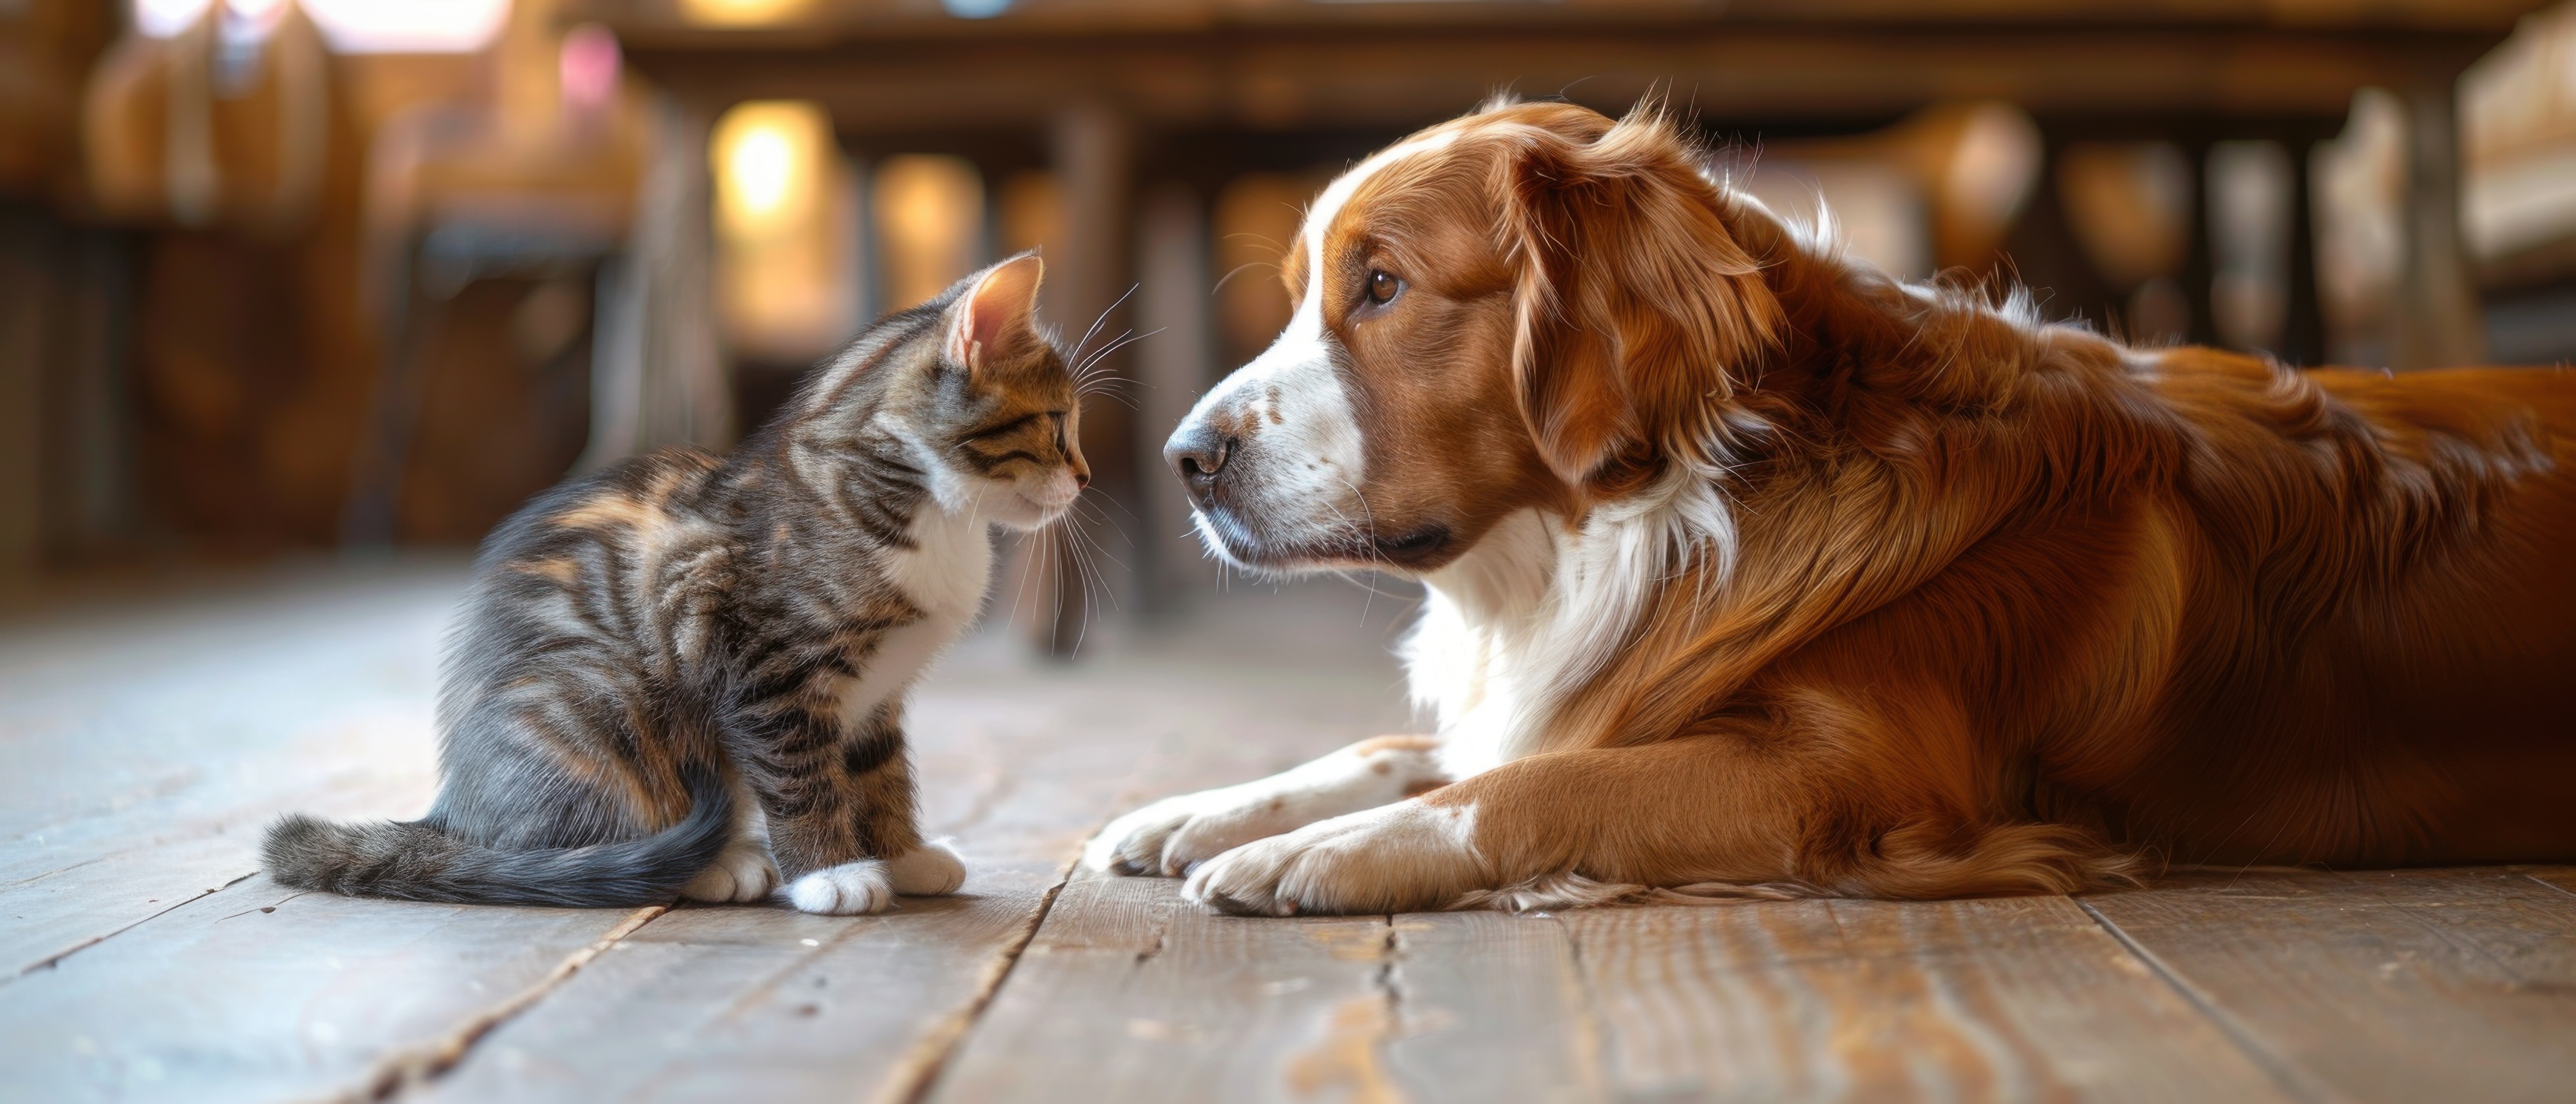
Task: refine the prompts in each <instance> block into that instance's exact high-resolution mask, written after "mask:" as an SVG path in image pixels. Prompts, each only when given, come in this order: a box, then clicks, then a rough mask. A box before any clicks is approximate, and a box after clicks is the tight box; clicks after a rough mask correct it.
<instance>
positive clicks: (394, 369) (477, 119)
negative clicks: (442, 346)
mask: <svg viewBox="0 0 2576 1104" xmlns="http://www.w3.org/2000/svg"><path fill="white" fill-rule="evenodd" d="M556 13H557V5H556V4H555V3H553V2H552V0H518V2H517V3H516V4H515V5H514V6H513V8H512V11H511V15H510V19H509V23H508V25H507V26H506V28H505V29H504V30H503V32H502V34H501V35H500V36H499V37H498V38H497V39H496V40H495V41H494V42H493V43H492V45H491V46H490V47H488V48H487V50H486V51H485V54H484V56H483V58H482V59H481V61H482V63H483V64H484V65H485V66H487V67H488V68H487V69H486V77H487V80H488V84H487V86H486V88H485V89H484V92H483V94H482V95H480V96H477V97H475V98H472V99H468V100H464V101H453V102H443V103H432V104H425V105H422V106H419V107H415V108H412V109H410V110H408V111H405V112H402V113H400V114H397V115H395V116H393V117H391V118H389V119H387V120H386V121H385V122H384V124H383V125H382V126H381V127H379V128H378V130H377V132H376V134H375V137H374V140H373V143H372V146H371V148H370V150H369V153H368V159H367V170H366V186H365V201H364V203H365V214H364V218H363V226H364V230H363V233H364V237H365V246H364V267H363V270H362V281H363V287H362V288H361V294H362V298H363V301H364V303H365V305H366V308H367V310H368V311H369V313H370V314H371V315H372V316H373V318H374V320H375V330H376V332H377V334H378V341H379V347H380V349H381V354H382V366H381V368H380V370H379V374H378V379H377V381H376V386H375V395H374V398H373V400H372V403H371V411H370V413H369V416H368V421H367V425H366V427H365V429H364V432H363V433H362V435H361V437H360V441H359V445H358V450H357V453H356V455H355V457H354V458H353V460H352V465H351V485H350V492H349V499H348V505H347V508H346V512H345V514H344V515H343V519H342V527H341V537H342V540H343V542H344V543H345V544H347V545H350V546H353V547H370V546H382V545H385V544H389V543H391V541H392V540H393V537H394V532H395V523H396V516H397V512H398V507H399V503H400V499H401V494H402V484H403V473H404V469H405V466H406V461H407V455H408V452H409V450H410V445H411V436H412V433H413V431H414V429H415V426H416V422H417V420H418V418H419V416H420V407H421V402H422V395H423V393H424V391H425V389H426V387H427V386H428V383H429V381H428V380H427V379H426V378H425V377H426V371H425V369H424V367H423V365H424V364H425V361H424V359H423V356H424V353H423V349H424V345H425V339H426V338H427V337H428V336H429V335H430V334H432V333H434V332H435V331H436V329H437V327H438V325H439V323H440V317H441V311H442V309H443V307H444V305H445V304H447V303H448V302H450V301H452V300H453V299H454V297H455V296H456V295H457V293H458V292H460V291H462V290H463V289H464V288H465V287H466V285H468V284H470V283H472V282H474V281H476V280H478V279H484V278H488V277H494V276H505V275H507V276H532V277H554V278H558V279H559V278H562V277H565V276H568V275H576V274H581V273H592V274H596V278H597V279H598V280H599V282H600V288H601V292H602V294H600V295H599V296H597V300H598V301H599V302H600V303H601V304H602V309H603V310H606V311H611V312H613V311H617V310H619V309H620V305H621V304H622V302H623V300H624V299H625V298H630V297H631V294H630V293H629V292H628V290H627V289H626V288H625V283H626V281H627V276H626V273H625V272H624V271H623V267H624V258H625V257H626V255H627V254H628V253H629V252H630V250H629V238H630V234H631V231H632V228H633V227H634V225H635V222H636V195H637V185H638V180H639V177H640V176H641V174H642V170H643V166H644V162H645V159H646V157H647V146H648V145H649V141H650V139H649V137H648V133H647V131H648V124H647V122H646V119H645V116H646V111H645V106H644V104H643V101H642V97H641V96H640V95H639V94H638V93H636V92H635V91H633V90H631V89H629V88H627V87H626V86H625V82H624V81H623V79H622V74H621V72H620V69H621V66H620V61H619V55H618V48H617V43H616V40H615V39H614V38H613V37H612V36H610V35H609V34H608V32H607V31H605V30H602V29H600V28H598V27H596V26H589V25H585V26H581V27H575V28H572V29H571V30H570V31H568V32H567V31H563V30H560V29H559V28H558V27H557V26H556ZM613 300H614V301H616V302H612V301H613ZM601 336H602V338H603V340H602V341H601V342H600V344H599V346H596V347H595V348H600V349H604V348H605V347H607V346H610V345H613V344H614V335H606V334H603V335H601ZM600 359H602V358H601V357H600V356H599V355H598V353H597V352H595V353H594V374H595V375H596V373H597V371H598V367H599V365H598V361H599V360H600ZM594 385H595V387H596V380H595V383H594ZM607 405H610V406H614V405H615V404H614V403H613V402H612V403H610V404H607Z"/></svg>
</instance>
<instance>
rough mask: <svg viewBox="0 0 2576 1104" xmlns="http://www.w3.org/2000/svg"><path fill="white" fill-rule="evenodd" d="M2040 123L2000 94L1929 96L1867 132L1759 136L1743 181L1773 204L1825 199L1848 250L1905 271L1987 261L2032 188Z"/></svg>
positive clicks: (1796, 206) (1981, 267)
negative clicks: (1928, 101) (1767, 139)
mask: <svg viewBox="0 0 2576 1104" xmlns="http://www.w3.org/2000/svg"><path fill="white" fill-rule="evenodd" d="M2041 153H2042V150H2041V145H2040V137H2039V127H2038V126H2037V125H2036V124H2034V123H2033V122H2031V119H2030V116H2029V115H2027V114H2025V113H2024V112H2023V111H2022V110H2021V109H2020V108H2018V107H2015V106H2013V105H2012V104H2009V103H2004V102H2002V101H2000V100H1972V101H1963V102H1954V103H1941V104H1934V105H1932V106H1931V107H1927V108H1925V109H1923V110H1922V111H1919V112H1916V113H1915V114H1914V115H1913V116H1912V117H1910V118H1907V119H1906V120H1905V121H1903V122H1900V123H1897V124H1896V125H1894V126H1891V127H1888V128H1887V129H1885V130H1881V131H1878V132H1876V133H1873V134H1864V135H1859V136H1855V137H1850V138H1829V139H1810V140H1800V141H1787V142H1774V143H1765V144H1764V145H1763V146H1762V147H1761V149H1760V150H1759V151H1758V156H1757V158H1756V160H1755V162H1754V164H1753V166H1752V168H1751V173H1750V176H1749V178H1746V179H1744V180H1743V181H1742V183H1743V185H1744V186H1745V187H1746V188H1747V189H1748V190H1750V191H1751V192H1752V193H1753V194H1754V195H1755V196H1757V197H1759V198H1760V199H1761V200H1762V201H1763V202H1764V203H1765V204H1766V205H1768V206H1770V207H1771V208H1772V209H1773V210H1775V211H1778V212H1780V213H1781V214H1783V215H1787V216H1790V217H1793V218H1796V219H1799V220H1801V221H1810V220H1813V219H1814V218H1815V217H1816V216H1817V213H1818V209H1819V206H1820V205H1821V207H1822V208H1823V209H1826V210H1830V211H1831V212H1832V213H1833V216H1834V220H1835V222H1836V224H1837V226H1838V228H1839V229H1840V230H1841V232H1842V233H1843V235H1844V239H1845V241H1846V243H1847V244H1848V246H1849V248H1850V249H1851V251H1852V252H1853V253H1855V254H1857V255H1858V256H1860V257H1862V258H1863V259H1866V260H1868V261H1870V262H1871V263H1873V264H1876V265H1878V266H1879V267H1880V268H1883V269H1886V270H1887V271H1888V272H1890V273H1891V274H1894V275H1897V276H1901V277H1905V278H1908V279H1920V278H1922V277H1926V276H1930V275H1931V274H1932V273H1933V272H1934V271H1936V270H1938V269H1949V268H1964V269H1968V270H1970V271H1974V272H1984V271H1987V270H1989V269H1991V268H1992V267H1993V266H1994V265H1995V263H1996V262H1997V261H1998V260H1999V259H2000V254H1999V253H1998V248H1999V247H2000V246H2001V245H2002V244H2003V238H2004V233H2005V231H2007V230H2009V229H2011V227H2012V224H2013V219H2014V218H2015V217H2016V216H2017V215H2019V214H2020V212H2021V209H2022V206H2023V205H2024V204H2025V203H2027V202H2028V201H2029V199H2030V195H2031V189H2032V187H2033V186H2034V184H2036V182H2037V181H2038V177H2039V166H2040V160H2041Z"/></svg>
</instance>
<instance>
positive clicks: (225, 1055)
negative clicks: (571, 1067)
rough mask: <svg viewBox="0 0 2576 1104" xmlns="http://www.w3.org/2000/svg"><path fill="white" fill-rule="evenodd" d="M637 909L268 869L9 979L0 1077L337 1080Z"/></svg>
mask: <svg viewBox="0 0 2576 1104" xmlns="http://www.w3.org/2000/svg"><path fill="white" fill-rule="evenodd" d="M627 917H628V913H626V912H623V911H619V910H613V909H607V910H601V909H593V910H574V909H516V908H514V909H492V908H476V907H472V906H463V905H424V904H410V903H404V902H393V901H359V900H353V899H350V898H345V897H334V896H330V895H327V894H311V893H298V892H296V891H294V890H290V889H286V888H284V887H281V886H278V885H276V884H275V883H273V882H270V881H269V880H268V879H267V878H266V877H265V876H262V877H256V878H252V879H250V880H249V881H246V882H243V883H241V884H240V885H238V886H235V887H233V888H231V889H228V890H226V891H224V892H222V893H217V894H213V895H211V896H207V897H203V898H200V899H198V900H196V901H193V902H190V903H189V904H187V905H185V906H182V907H180V908H179V909H177V910H174V911H172V912H170V913H167V914H164V915H162V916H160V917H157V918H155V919H154V920H153V921H152V922H150V923H148V924H144V925H141V926H139V927H137V928H135V929H134V930H132V931H129V932H126V933H124V934H122V935H120V936H118V937H117V938H114V939H110V940H107V941H105V942H103V943H100V944H99V945H97V946H95V947H91V948H89V949H87V950H84V951H82V952H81V953H79V954H75V955H72V956H70V957H68V958H65V959H63V960H62V961H60V962H58V963H56V964H54V965H53V966H50V967H47V968H45V969H41V970H37V971H35V972H33V973H30V974H27V975H25V976H23V977H20V978H19V979H17V980H16V981H15V982H13V983H11V984H9V985H7V986H0V1038H6V1039H8V1040H9V1045H8V1046H6V1047H0V1084H5V1085H8V1086H10V1087H11V1091H12V1092H13V1093H19V1094H24V1095H23V1096H21V1097H20V1098H21V1099H27V1100H45V1101H83V1100H189V1101H227V1100H262V1101H268V1100H286V1099H309V1098H317V1097H327V1096H333V1095H337V1094H340V1093H342V1092H344V1091H348V1090H350V1089H352V1088H354V1087H357V1086H359V1085H361V1084H363V1083H365V1082H366V1081H368V1080H369V1079H370V1077H371V1075H372V1073H373V1072H374V1070H375V1069H376V1067H377V1066H378V1064H379V1063H380V1062H381V1061H383V1060H384V1059H385V1058H386V1057H387V1056H388V1055H391V1054H393V1053H395V1052H397V1051H401V1050H404V1049H406V1048H415V1047H421V1046H425V1045H428V1044H431V1043H434V1042H436V1041H437V1040H439V1039H441V1038H443V1037H445V1036H446V1035H448V1034H449V1033H450V1032H451V1031H453V1030H454V1029H455V1028H456V1027H457V1026H459V1025H461V1024H464V1023H467V1022H468V1021H470V1020H473V1019H474V1018H475V1017H476V1016H477V1014H478V1013H480V1012H482V1011H483V1010H485V1009H488V1008H490V1007H492V1006H494V1005H498V1004H501V1003H503V1002H506V1001H509V1000H510V999H511V998H513V997H515V996H517V995H519V994H521V993H523V992H525V991H526V990H527V989H529V988H530V987H531V986H533V985H535V984H537V983H538V982H540V981H542V980H544V979H546V978H547V977H548V976H549V975H550V974H551V973H552V972H553V971H554V970H555V969H556V967H557V966H558V965H560V964H561V963H562V962H563V961H564V960H565V959H566V958H568V957H570V956H572V955H574V954H576V953H578V952H580V951H582V950H583V949H584V948H587V947H589V946H590V945H591V944H592V943H594V942H596V941H598V940H599V939H600V938H601V937H602V936H603V935H605V934H607V933H608V932H610V931H611V930H613V929H615V928H616V927H617V926H618V925H619V924H620V923H621V922H623V921H625V920H626V919H627Z"/></svg>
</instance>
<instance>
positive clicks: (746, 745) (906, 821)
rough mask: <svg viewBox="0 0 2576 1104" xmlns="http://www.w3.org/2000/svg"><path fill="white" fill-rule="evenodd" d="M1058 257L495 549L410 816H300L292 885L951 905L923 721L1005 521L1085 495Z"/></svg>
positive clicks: (290, 820) (950, 865) (987, 281)
mask: <svg viewBox="0 0 2576 1104" xmlns="http://www.w3.org/2000/svg"><path fill="white" fill-rule="evenodd" d="M1040 276H1041V267H1040V264H1039V261H1038V259H1037V258H1036V257H1034V256H1030V255H1022V256H1019V257H1015V258H1012V259H1010V260H1008V261H1004V262H1002V263H1001V264H998V265H995V266H993V267H992V268H989V269H986V270H984V271H982V272H979V273H976V274H975V275H972V276H969V277H967V278H966V279H964V280H962V281H959V282H958V284H957V285H956V286H955V287H952V288H950V289H948V291H947V292H945V293H943V294H942V295H940V297H938V298H937V299H933V300H931V301H930V302H928V303H925V304H923V305H921V306H918V307H915V308H913V309H911V310H907V311H903V312H900V313H897V314H893V315H889V316H887V317H886V318H885V319H883V320H881V321H879V322H878V323H877V324H876V325H875V326H873V327H871V328H869V330H868V331H867V332H866V333H864V334H862V335H860V336H859V338H858V339H857V340H855V341H853V342H851V343H850V345H849V347H848V348H846V349H843V350H842V351H841V352H840V353H838V354H836V355H835V356H834V357H833V358H832V359H831V360H830V361H828V362H827V363H826V364H825V365H824V366H823V367H822V368H820V369H819V370H817V371H816V372H814V373H812V374H811V377H810V378H809V379H808V380H807V382H806V383H805V384H804V385H803V386H802V388H801V389H800V390H799V392H798V393H797V396H796V397H795V399H794V400H792V401H791V402H790V403H789V404H788V406H787V408H786V409H784V410H782V411H781V412H780V413H779V415H778V416H777V417H776V418H774V419H772V420H771V422H770V423H769V425H767V426H766V427H764V428H763V429H762V430H761V431H760V432H758V433H756V434H754V435H753V436H752V437H751V438H750V439H749V440H747V441H745V442H744V443H743V444H742V446H741V447H740V448H738V449H736V450H735V451H734V453H733V454H732V455H730V456H727V457H721V458H719V457H716V456H712V455H709V454H707V453H704V452H700V451H697V450H693V449H675V450H670V451H666V452H662V453H658V454H655V455H652V456H646V457H641V458H637V459H634V460H629V461H626V462H624V463H622V464H619V465H618V466H616V467H614V468H611V469H609V470H607V471H603V472H600V473H599V474H597V475H593V476H590V477H587V478H583V479H578V480H574V481H572V482H569V483H566V484H564V485H562V486H559V487H556V488H555V489H553V490H551V491H548V492H546V493H545V494H543V495H540V496H538V497H537V498H536V499H535V500H534V501H532V502H530V503H529V504H528V505H527V506H526V507H524V508H522V509H521V510H520V511H519V512H518V514H517V515H515V516H513V517H512V518H511V519H510V520H509V521H507V522H505V523H503V524H502V526H501V527H500V528H499V529H498V530H496V531H495V532H494V533H493V534H492V536H491V538H490V539H488V540H486V541H485V542H484V545H483V550H482V555H481V556H480V558H479V559H478V561H477V563H476V565H475V580H474V583H473V585H472V588H471V589H470V590H469V591H468V593H467V596H466V599H465V605H464V608H463V611H462V613H461V614H460V617H459V621H458V624H457V626H456V628H455V630H454V632H453V635H452V636H451V638H450V640H449V642H448V648H447V655H446V657H445V662H444V664H443V670H442V671H441V682H442V685H441V687H440V692H439V702H438V727H439V731H440V734H441V739H440V747H439V753H440V755H439V757H440V766H441V773H442V775H443V784H442V786H441V788H440V791H439V796H438V800H437V802H436V803H435V804H434V805H433V806H431V808H430V811H429V815H428V816H426V817H423V818H421V819H420V820H416V821H410V822H405V823H376V824H333V823H329V822H326V821H322V820H318V819H315V818H313V817H309V816H304V815H300V814H299V815H294V816H289V817H286V818H285V819H283V820H281V821H279V822H278V823H277V824H276V825H275V826H274V827H272V828H271V829H270V830H269V834H268V840H267V844H266V848H265V852H266V860H267V867H268V870H269V873H270V874H271V875H273V876H274V877H276V878H277V880H278V881H279V882H281V883H284V884H286V885H291V886H297V887H301V888H306V889H319V890H329V891H332V892H337V893H347V894H351V895H357V896H372V897H393V898H402V899H407V900H426V901H488V902H510V903H519V904H541V905H640V904H650V903H654V902H658V901H663V900H668V899H670V897H671V896H672V895H674V894H679V895H683V896H687V897H690V898H694V899H697V900H704V901H748V900H753V899H756V898H759V897H763V896H766V895H768V894H769V893H770V892H771V890H772V889H773V887H774V886H776V885H777V884H778V883H779V882H781V881H782V880H783V881H784V882H785V883H786V885H787V898H788V900H789V901H790V902H792V903H793V904H794V905H795V906H796V907H797V908H800V909H803V910H805V911H807V912H823V913H864V912H875V911H878V910H880V909H883V908H885V907H886V906H887V905H888V904H890V903H891V902H892V901H893V898H894V895H895V894H897V893H904V894H936V893H946V892H949V891H951V890H954V889H956V888H957V886H958V885H959V884H960V883H961V882H962V881H963V880H964V877H965V867H964V866H963V864H961V863H960V862H959V861H958V859H957V856H956V854H955V853H954V852H952V851H950V850H948V849H947V848H945V847H943V846H940V845H937V844H925V843H924V842H923V841H922V838H921V833H920V830H919V828H918V827H917V826H916V825H915V823H914V812H913V804H914V794H913V780H912V767H911V763H910V761H909V759H908V758H907V756H906V753H905V748H904V734H903V702H904V696H905V693H906V691H907V690H908V689H909V688H910V686H911V683H912V680H913V678H914V676H915V675H917V674H919V673H920V672H921V670H922V668H923V667H924V666H926V665H927V664H928V663H929V662H930V661H931V659H932V658H934V657H935V656H936V655H937V654H938V653H939V652H940V651H941V650H942V649H944V648H946V647H947V646H948V644H949V642H950V641H952V640H954V639H955V638H956V637H957V635H958V632H959V630H961V629H963V628H964V627H965V626H966V625H967V623H968V622H970V621H972V620H973V619H974V617H975V614H976V611H977V608H978V607H979V606H980V605H981V604H982V602H983V596H984V588H985V582H986V580H987V578H988V577H989V575H990V573H991V566H992V564H991V558H992V552H991V544H990V541H989V537H988V533H987V530H988V527H989V526H990V525H993V524H1001V525H1004V526H1008V527H1011V528H1014V529H1021V530H1030V529H1036V528H1039V527H1041V526H1043V525H1045V524H1047V523H1048V522H1051V521H1053V520H1054V519H1055V518H1057V517H1058V516H1060V515H1062V514H1063V513H1064V511H1066V510H1067V509H1069V508H1070V507H1071V506H1072V504H1073V500H1074V497H1075V496H1076V495H1077V494H1079V493H1080V492H1081V489H1082V487H1083V485H1084V484H1085V483H1087V482H1088V481H1089V478H1090V473H1089V469H1088V468H1086V467H1085V466H1084V463H1083V458H1082V454H1081V453H1080V451H1079V450H1078V448H1077V446H1076V445H1075V440H1076V438H1075V432H1076V419H1077V418H1078V411H1077V409H1076V405H1075V404H1076V390H1075V386H1074V381H1073V379H1072V377H1071V375H1070V374H1069V373H1068V372H1067V370H1066V367H1065V362H1064V359H1063V358H1062V357H1061V356H1060V355H1059V354H1058V353H1057V351H1056V350H1055V348H1054V347H1053V346H1052V345H1051V344H1050V343H1049V342H1048V341H1047V340H1046V338H1044V337H1043V336H1042V335H1040V334H1039V332H1038V330H1037V328H1036V326H1035V324H1034V322H1033V320H1032V318H1031V316H1030V310H1031V308H1032V306H1033V303H1034V300H1035V297H1036V295H1037V289H1038V282H1039V278H1040Z"/></svg>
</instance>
